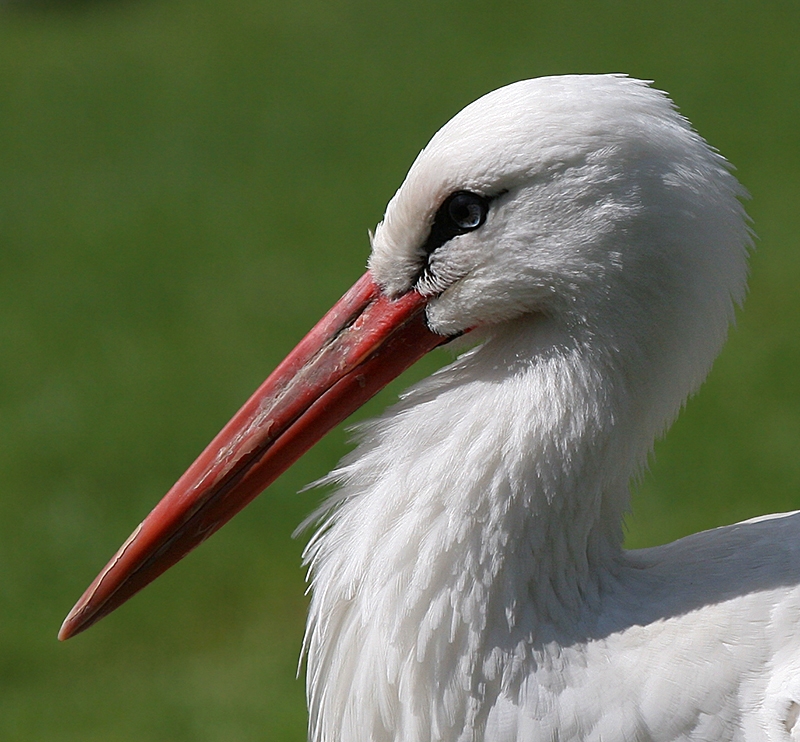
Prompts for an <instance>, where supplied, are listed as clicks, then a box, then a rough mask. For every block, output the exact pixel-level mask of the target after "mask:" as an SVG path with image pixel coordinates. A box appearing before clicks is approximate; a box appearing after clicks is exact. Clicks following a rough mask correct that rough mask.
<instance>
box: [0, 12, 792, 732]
mask: <svg viewBox="0 0 800 742" xmlns="http://www.w3.org/2000/svg"><path fill="white" fill-rule="evenodd" d="M798 39H800V5H798V4H797V3H795V2H792V1H791V0H786V1H785V2H778V1H767V2H763V1H762V2H755V1H751V2H745V1H742V2H737V1H736V0H713V1H710V2H705V1H703V2H698V1H697V0H683V1H679V2H672V3H668V4H667V3H641V2H634V1H633V0H627V1H621V0H616V1H613V2H605V3H591V2H574V1H573V2H554V1H552V0H551V1H548V2H527V3H522V2H513V1H511V0H507V1H506V2H503V3H495V4H492V3H479V2H475V1H473V0H462V2H453V1H452V0H449V1H445V2H429V1H428V0H406V2H403V3H387V2H375V0H372V1H371V2H370V0H352V1H349V2H348V1H345V0H324V1H323V0H296V1H295V2H291V3H274V2H269V0H258V1H256V0H227V2H220V0H216V1H212V0H192V1H191V2H189V0H127V1H124V0H119V1H113V2H112V0H106V1H105V2H103V1H101V0H95V2H90V1H89V0H86V1H85V2H67V1H66V0H63V1H62V2H56V1H55V0H54V1H53V2H49V3H46V2H40V3H35V2H23V1H22V0H19V2H16V3H14V2H9V1H8V0H7V1H6V2H5V3H4V4H2V5H0V353H1V354H2V355H0V488H1V489H0V739H2V740H8V741H11V740H48V741H49V740H58V741H62V740H63V741H66V740H81V742H90V741H92V740H102V741H103V742H113V741H115V740H136V741H137V742H149V741H151V740H152V741H156V740H169V741H175V742H179V741H182V740H187V741H188V740H198V741H206V740H208V741H211V740H215V741H216V740H219V741H220V742H239V741H244V740H276V741H277V740H295V741H298V742H299V741H300V740H303V739H304V738H305V708H304V696H303V684H302V682H301V681H297V680H295V679H294V673H295V667H296V662H297V655H298V651H299V647H300V642H301V636H302V631H303V622H304V615H305V598H304V595H303V591H304V583H303V575H302V572H301V570H300V567H299V561H300V551H301V549H302V542H303V539H300V540H299V541H293V540H291V538H290V533H291V531H292V530H293V528H294V527H295V525H296V524H297V523H298V522H299V521H300V520H301V519H302V517H303V515H304V514H306V513H307V512H308V511H310V510H311V509H312V508H313V506H314V504H315V503H316V501H317V499H318V498H319V497H320V494H319V493H317V492H312V493H304V494H300V495H297V494H295V493H296V491H297V490H298V489H299V488H300V487H301V486H302V485H303V484H304V483H306V482H308V481H310V480H312V479H314V478H316V477H317V476H319V475H321V474H322V473H324V472H325V471H326V470H327V469H328V468H330V467H331V466H332V465H333V464H334V463H335V462H336V460H337V459H338V457H339V456H340V455H341V454H342V453H343V452H344V451H345V448H346V445H345V442H346V434H345V433H344V432H342V431H341V430H340V431H336V432H334V433H333V434H331V435H330V436H328V438H327V439H326V440H324V441H323V442H322V443H321V444H319V445H318V446H317V447H316V448H315V449H314V450H312V451H311V452H310V453H309V454H308V455H307V456H306V457H305V458H304V459H303V460H302V461H301V462H300V463H299V464H298V465H296V466H295V467H294V468H293V469H292V470H290V471H289V472H288V473H287V474H286V475H284V476H283V477H282V479H281V480H279V481H278V482H277V483H276V484H275V485H274V486H273V487H272V489H271V491H270V493H269V494H267V495H266V496H264V497H262V498H260V499H259V500H258V501H256V502H255V503H254V504H253V505H252V506H251V507H250V508H249V509H248V512H247V513H246V514H243V515H242V516H240V517H239V518H237V519H235V520H234V521H233V522H232V523H231V524H230V525H229V526H228V527H226V528H225V529H223V531H221V532H220V533H219V534H218V535H217V536H216V537H215V538H214V539H212V540H211V541H210V542H209V543H208V544H206V545H204V547H203V548H202V549H200V550H199V551H197V552H195V553H194V554H193V555H192V556H191V557H189V558H188V559H186V560H185V561H184V562H183V563H181V564H180V565H178V566H177V567H176V568H174V569H173V570H172V571H171V572H170V573H168V574H167V575H165V576H164V577H162V578H161V579H160V580H159V581H157V582H156V583H155V584H154V585H152V586H151V587H150V588H148V590H146V591H145V592H144V593H142V594H141V595H140V596H138V597H137V598H136V599H135V600H134V601H132V602H131V603H130V604H128V605H127V606H125V608H124V609H122V610H121V611H119V612H118V613H117V614H115V615H114V616H112V617H110V618H108V619H106V620H105V621H103V622H102V623H101V624H99V625H98V626H97V627H95V628H93V629H92V631H91V632H89V633H87V634H84V635H82V636H81V637H79V638H78V639H75V640H73V641H71V642H68V643H66V644H64V645H59V644H58V643H57V642H56V641H55V634H56V631H57V629H58V626H59V624H60V622H61V620H62V618H63V616H64V614H65V613H66V611H67V610H68V609H69V608H70V606H71V605H72V603H73V602H74V601H75V599H77V597H78V596H79V595H80V593H81V592H82V591H83V589H84V587H85V586H86V585H87V584H88V582H89V580H90V579H91V578H92V577H93V576H94V575H95V573H96V572H97V571H98V569H99V568H100V567H101V566H102V565H103V564H104V563H105V561H106V559H107V558H108V557H109V556H110V555H111V554H112V553H113V551H114V550H115V549H116V548H117V546H118V545H119V544H120V543H121V542H122V540H123V539H124V538H125V537H126V536H127V535H128V533H129V532H130V531H131V530H132V528H133V526H134V525H135V524H136V523H137V522H138V521H139V520H140V519H141V518H142V517H143V516H144V514H145V513H146V512H147V511H148V510H149V509H150V507H151V506H152V505H153V504H154V503H155V502H156V500H157V499H158V498H159V497H160V496H161V494H162V493H163V492H164V491H166V489H167V488H168V487H169V485H170V484H171V483H172V482H173V481H174V479H175V478H176V477H177V476H178V475H179V474H180V473H181V472H182V471H183V469H184V468H185V467H186V466H187V465H188V464H189V463H190V461H191V460H192V459H193V458H194V456H195V455H196V453H198V452H199V451H200V449H201V448H202V447H203V446H204V444H205V443H206V442H207V441H208V440H209V439H210V438H211V437H212V435H213V434H214V433H215V432H216V431H217V429H218V428H219V427H220V426H221V425H222V424H223V423H224V422H225V421H226V420H227V419H228V417H229V416H230V415H231V413H232V412H233V411H234V410H235V409H236V408H237V407H238V405H239V404H240V403H241V402H242V401H243V400H244V399H245V398H246V397H247V396H248V395H249V393H250V392H251V391H252V390H253V389H254V388H255V387H256V386H257V384H258V383H259V382H260V381H261V380H262V378H263V377H264V376H265V375H266V373H267V372H268V371H269V370H270V369H271V368H272V367H273V366H274V365H275V364H276V363H277V362H278V361H279V360H280V358H281V357H282V356H283V354H284V353H285V352H286V351H288V350H289V349H290V347H291V346H292V345H293V343H294V342H295V341H296V340H297V339H299V338H300V337H301V335H302V334H303V333H304V331H305V330H306V329H308V327H310V325H311V324H312V323H313V321H314V320H315V319H316V318H317V317H318V316H319V315H320V314H321V313H322V312H323V311H324V310H325V309H326V308H327V307H328V306H329V305H330V304H331V303H332V302H333V301H334V300H335V299H336V298H337V297H338V296H339V295H340V294H341V293H342V292H343V291H344V289H345V288H347V287H348V286H349V285H350V283H351V282H352V280H354V279H355V278H356V277H357V276H358V275H360V273H361V271H362V269H363V266H364V262H365V259H366V254H367V239H366V229H367V228H368V227H371V226H373V225H374V224H375V223H376V222H377V221H378V220H379V219H380V217H381V214H382V210H383V207H384V205H385V203H386V201H387V200H388V198H389V197H390V196H391V194H392V193H393V192H394V190H395V188H396V187H397V186H398V185H399V183H400V181H401V179H402V177H403V176H404V174H405V171H406V168H407V167H408V165H409V164H410V162H411V160H412V159H413V157H414V155H415V154H416V153H417V151H418V150H419V149H420V148H421V146H422V145H423V144H424V143H425V142H426V141H427V139H428V138H429V136H430V135H431V134H432V133H433V132H434V131H435V130H436V129H437V128H438V127H439V126H440V125H441V124H442V123H444V121H446V120H447V119H448V118H449V117H450V116H451V115H452V114H453V113H455V112H456V111H457V110H458V109H460V108H461V107H462V106H463V105H465V104H466V103H467V102H468V101H470V100H472V99H474V98H476V97H478V96H479V95H481V94H482V93H484V92H486V91H488V90H490V89H492V88H495V87H498V86H499V85H502V84H504V83H507V82H511V81H513V80H516V79H520V78H523V77H532V76H537V75H543V74H553V73H565V72H608V71H625V72H628V73H630V74H632V75H635V76H639V77H644V78H649V79H653V80H655V82H656V84H657V85H658V86H659V87H661V88H663V89H666V90H668V91H670V93H671V94H672V96H673V97H674V99H675V101H676V102H677V103H678V104H679V106H680V107H681V109H682V111H683V112H684V113H685V114H686V115H687V116H688V117H689V118H690V119H691V120H692V121H693V123H694V124H695V126H696V127H697V128H698V130H699V131H700V132H701V133H702V134H703V135H704V136H705V137H706V138H707V139H708V140H709V141H710V142H712V143H713V144H714V145H715V146H716V147H718V148H719V149H720V150H721V151H722V152H723V154H725V155H726V156H727V157H728V158H729V159H730V160H731V161H732V162H734V163H735V164H736V165H737V167H738V174H739V177H740V178H741V180H742V182H743V183H744V184H745V185H746V186H747V188H749V190H750V191H751V193H752V195H753V199H752V202H751V203H750V205H749V207H748V208H749V211H750V214H751V215H752V217H753V219H754V224H755V229H756V231H757V233H758V235H759V237H760V239H759V242H758V249H757V252H756V254H755V255H754V257H753V260H752V280H751V295H750V297H749V298H748V300H747V305H746V311H744V312H743V313H742V314H741V315H740V319H739V324H738V329H737V330H736V331H735V332H734V333H733V335H732V337H731V340H730V342H729V344H728V346H727V348H726V350H725V352H724V354H723V356H722V357H721V358H720V360H719V362H718V363H717V365H716V366H715V368H714V371H713V373H712V376H711V378H710V380H709V382H708V383H707V384H706V386H705V387H704V389H703V391H702V393H701V394H700V395H699V396H698V397H697V398H696V399H694V400H692V401H691V402H690V404H689V405H688V408H687V410H686V412H685V414H684V415H683V416H682V417H681V419H680V420H679V421H678V423H677V424H676V426H675V427H674V429H673V430H672V432H671V433H670V435H669V436H668V438H667V439H666V440H665V441H663V442H661V443H659V444H658V446H657V449H656V456H655V459H654V463H653V466H652V468H651V471H650V473H649V474H648V475H647V476H646V478H645V480H644V481H643V483H642V484H641V486H640V487H639V488H638V491H637V493H636V495H635V498H634V508H635V515H634V516H633V517H632V518H631V519H630V522H629V543H630V544H631V545H635V546H639V545H645V544H653V543H658V542H661V541H665V540H669V539H672V538H675V537H678V536H681V535H683V534H686V533H689V532H691V531H695V530H698V529H701V528H706V527H711V526H715V525H719V524H723V523H728V522H731V521H734V520H737V519H741V518H745V517H749V516H752V515H756V514H758V513H762V512H767V511H772V510H786V509H793V508H797V507H800V378H799V377H798V372H797V369H798V361H800V334H799V333H798V330H797V321H798V317H800V309H798V306H797V298H798V288H797V286H798V284H800V245H798V241H799V240H798V234H800V208H798V204H800V175H798V173H799V172H800V135H798V131H800V95H798V91H800V45H799V44H798V43H797V42H798ZM435 355H436V354H434V356H435ZM445 359H446V356H445V355H444V354H441V355H440V356H439V357H432V358H430V359H426V360H425V361H423V362H422V363H421V364H420V366H419V367H417V368H415V369H413V370H412V371H411V372H409V373H408V374H407V375H406V376H405V377H404V378H403V379H400V380H398V382H396V383H394V384H393V385H392V387H391V388H390V389H389V390H387V391H386V392H384V393H383V394H382V395H380V396H379V398H378V399H377V400H373V402H372V403H371V404H370V405H369V406H368V407H367V409H366V410H365V411H364V412H362V413H361V416H362V417H363V416H364V415H368V414H371V413H374V412H375V411H377V410H378V409H380V408H382V407H383V406H385V404H386V403H387V402H388V401H390V400H391V399H392V398H393V396H394V395H396V393H397V391H398V390H399V389H401V388H402V387H403V386H404V385H407V384H408V383H409V382H410V380H412V379H414V378H418V377H419V376H421V375H424V374H426V373H428V372H430V370H431V369H432V368H434V367H435V366H436V365H437V364H440V363H441V362H442V361H443V360H445Z"/></svg>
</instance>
